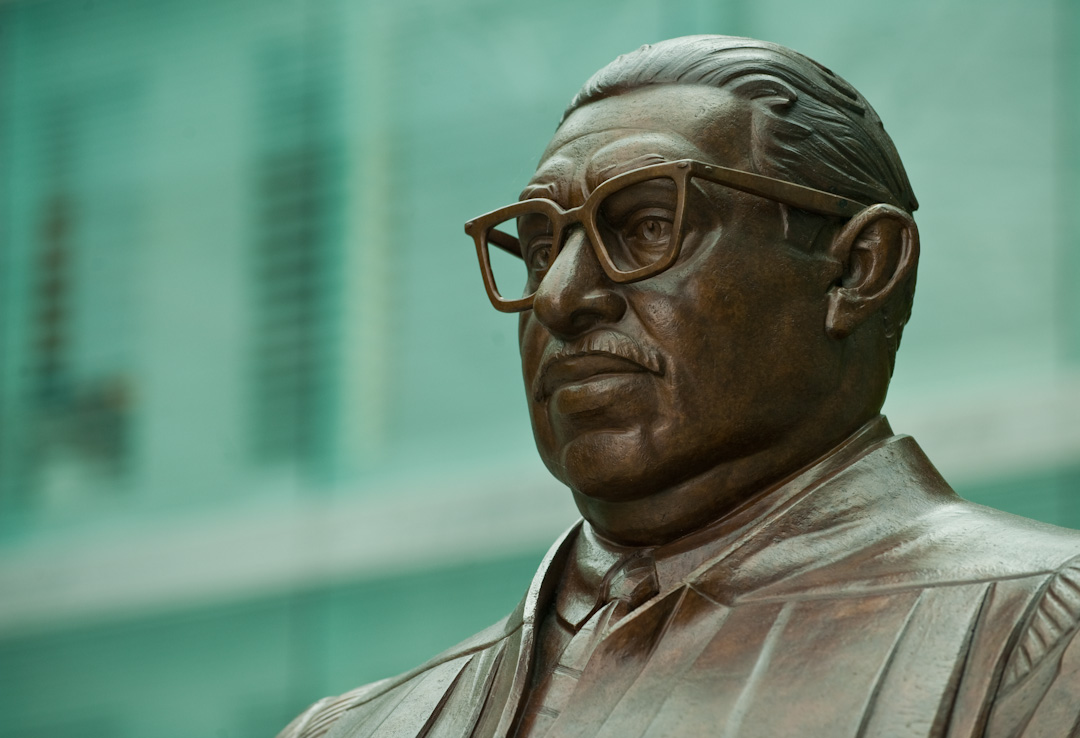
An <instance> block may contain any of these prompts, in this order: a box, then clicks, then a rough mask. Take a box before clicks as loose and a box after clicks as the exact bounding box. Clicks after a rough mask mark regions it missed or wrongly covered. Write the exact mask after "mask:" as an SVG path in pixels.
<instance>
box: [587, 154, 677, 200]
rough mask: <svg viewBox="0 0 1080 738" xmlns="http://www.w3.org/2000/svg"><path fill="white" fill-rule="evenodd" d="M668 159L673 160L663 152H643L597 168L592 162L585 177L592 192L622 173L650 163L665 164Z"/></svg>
mask: <svg viewBox="0 0 1080 738" xmlns="http://www.w3.org/2000/svg"><path fill="white" fill-rule="evenodd" d="M668 161H671V159H668V158H667V157H666V156H664V155H663V154H642V155H641V156H635V157H634V158H633V159H624V160H622V161H619V162H616V163H614V164H608V165H607V166H605V167H602V168H600V169H596V170H594V169H593V168H592V163H591V162H590V165H589V166H588V167H586V170H585V179H586V183H587V184H588V187H589V191H590V192H591V191H592V190H595V189H596V188H597V187H599V186H600V185H601V184H602V183H603V182H605V181H607V180H609V179H613V178H614V177H617V176H619V175H620V174H625V173H626V172H632V171H633V170H635V169H641V168H642V167H646V166H649V165H650V164H663V163H665V162H668Z"/></svg>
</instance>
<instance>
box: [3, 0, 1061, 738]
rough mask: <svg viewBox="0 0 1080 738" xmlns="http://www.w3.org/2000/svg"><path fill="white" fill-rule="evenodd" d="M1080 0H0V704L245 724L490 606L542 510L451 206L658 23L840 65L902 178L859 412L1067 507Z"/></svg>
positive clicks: (486, 193) (562, 507)
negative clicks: (887, 284) (907, 236)
mask: <svg viewBox="0 0 1080 738" xmlns="http://www.w3.org/2000/svg"><path fill="white" fill-rule="evenodd" d="M1078 5H1080V4H1078V3H1077V2H1075V0H1025V1H1024V2H1020V1H1019V0H1016V1H1005V0H996V1H991V2H987V1H986V0H980V1H979V2H976V0H914V1H912V2H907V3H904V4H898V3H885V2H866V0H860V1H859V2H856V1H855V0H822V1H820V2H815V3H799V2H796V1H795V0H758V1H757V2H754V3H750V2H746V1H745V0H723V1H719V2H711V1H710V2H705V1H704V0H625V1H622V2H618V1H616V0H594V2H589V3H582V2H570V0H552V1H551V2H547V3H543V4H537V3H523V2H496V1H495V0H456V1H454V2H448V1H436V0H401V1H399V2H395V3H378V2H374V0H258V1H257V0H185V1H181V0H95V1H94V2H89V3H88V2H83V1H82V0H78V1H76V0H7V1H6V2H0V161H2V162H3V166H0V738H7V737H8V736H12V737H16V736H17V737H19V738H26V737H29V736H49V737H50V738H67V737H69V736H70V737H71V738H86V737H89V736H106V735H107V736H110V737H114V738H123V737H124V736H131V737H132V738H135V737H138V738H159V737H160V738H165V737H166V736H192V735H207V736H235V737H240V736H243V737H247V736H251V737H252V738H254V737H255V736H265V735H272V734H273V733H274V732H275V731H276V730H277V729H278V728H280V727H281V726H282V725H283V724H284V722H286V721H287V720H288V719H289V717H291V716H292V715H293V714H295V713H296V712H297V711H298V710H300V709H301V708H302V707H303V706H305V705H306V704H308V703H310V702H311V701H313V700H315V699H317V698H318V697H320V696H323V695H325V694H332V693H337V692H341V691H344V690H346V689H349V688H351V687H353V686H356V685H358V684H360V683H362V682H364V681H369V680H372V679H377V678H381V677H384V676H388V675H390V674H393V673H395V672H399V671H402V670H404V669H407V668H409V667H411V666H414V665H416V664H417V663H419V662H420V661H422V660H424V659H425V658H427V657H428V656H431V655H433V654H434V653H436V652H438V651H440V650H442V649H443V648H445V647H447V646H449V645H451V644H453V643H454V642H456V641H458V640H460V639H462V638H464V637H466V636H467V635H469V634H471V633H472V632H474V631H476V630H478V629H479V628H482V627H484V626H486V625H487V624H490V623H491V622H493V621H494V620H496V619H497V618H499V617H501V616H502V615H503V614H505V613H506V612H507V611H508V610H509V609H510V608H512V607H513V605H514V604H515V603H516V602H517V600H518V599H519V597H520V596H521V595H522V594H523V592H524V590H525V588H526V586H527V583H528V580H529V577H530V576H531V574H532V571H533V569H534V568H535V566H536V564H537V562H538V561H539V559H540V557H541V555H542V553H543V551H544V549H545V547H546V545H547V544H548V542H550V541H551V540H553V538H554V537H555V535H556V534H557V533H558V531H559V530H560V529H561V528H563V527H565V526H566V525H568V524H569V523H570V522H571V521H572V520H573V517H574V514H573V510H572V508H571V506H570V505H569V503H568V499H567V495H566V492H565V490H563V489H561V488H560V487H559V486H558V485H557V484H555V483H553V482H552V481H550V479H549V477H548V475H547V474H546V472H545V471H544V470H543V468H542V466H541V465H540V463H539V461H538V460H537V459H536V457H535V451H534V450H533V447H532V439H531V436H530V433H529V428H528V423H527V420H526V408H525V402H524V397H523V395H522V392H521V387H520V384H521V380H520V378H519V369H518V367H517V356H516V321H514V319H513V318H510V317H508V316H505V315H501V314H498V313H496V312H495V311H494V310H492V309H491V308H490V306H489V305H488V303H487V299H486V297H485V295H484V293H483V290H482V286H481V282H480V279H479V274H478V272H477V268H476V264H475V260H474V256H473V254H472V251H471V249H472V247H471V245H470V244H469V242H468V241H467V239H466V238H465V237H464V235H463V234H462V223H463V222H464V221H465V220H466V219H467V218H468V217H470V216H473V215H476V214H478V213H480V212H483V211H486V210H489V209H492V208H494V207H497V206H499V205H502V204H505V203H506V202H508V201H510V200H512V199H514V198H515V197H516V193H517V192H518V191H519V190H520V188H521V185H522V183H523V182H524V181H525V180H526V179H527V178H528V176H529V174H530V173H531V170H532V167H533V166H534V165H535V162H536V159H537V157H538V156H539V153H540V151H541V150H542V149H543V147H544V145H545V143H546V140H547V138H548V137H549V136H550V135H551V133H552V131H553V129H554V125H555V123H556V121H557V120H558V117H559V114H560V113H561V111H562V109H563V107H564V106H565V104H566V102H567V101H568V100H569V99H570V97H571V96H572V95H573V93H574V92H575V91H576V89H577V87H578V86H579V85H580V84H581V83H582V82H583V81H584V79H585V78H586V77H587V76H588V75H589V74H591V73H592V72H593V71H594V70H595V69H596V68H598V67H599V66H601V65H602V64H604V63H606V62H607V61H609V60H610V59H612V58H613V57H614V56H615V55H617V54H619V53H623V52H625V51H629V50H632V49H633V48H636V47H637V46H638V45H640V44H642V43H645V42H648V41H652V40H657V39H660V38H665V37H669V36H674V35H680V34H687V33H699V32H724V33H733V34H742V35H752V36H757V37H761V38H767V39H770V40H774V41H778V42H780V43H783V44H787V45H789V46H792V47H793V48H796V49H798V50H800V51H803V52H805V53H807V54H809V55H810V56H812V57H814V58H816V59H817V60H819V61H821V62H822V63H824V64H826V65H827V66H829V67H830V68H832V69H834V70H836V71H837V72H838V73H840V74H841V75H843V76H844V77H845V78H847V79H848V80H850V81H851V82H852V83H853V84H855V85H856V86H857V87H858V88H859V89H860V90H861V91H862V92H863V93H864V94H865V95H866V97H867V98H868V99H869V100H871V102H872V103H873V104H874V105H875V107H876V108H877V110H878V112H879V113H880V114H881V117H882V119H883V120H884V121H885V124H886V127H887V129H888V130H889V132H890V133H891V135H892V136H893V138H894V139H895V141H896V143H897V146H898V148H899V150H900V152H901V154H902V156H903V158H904V161H905V164H906V165H907V168H908V171H909V174H910V176H911V179H912V182H913V185H914V188H915V191H916V194H917V195H918V197H919V199H920V202H921V203H922V207H921V209H920V210H919V212H918V213H917V216H916V217H917V219H918V221H919V224H920V228H921V230H922V234H923V239H922V240H923V250H924V251H923V259H922V263H921V267H920V275H919V287H918V294H917V299H916V304H915V312H914V316H913V320H912V323H911V324H910V326H909V327H908V328H907V329H906V331H905V336H904V345H903V347H902V350H901V353H900V356H899V360H898V366H897V374H896V377H895V379H894V384H893V388H892V391H891V394H890V400H889V403H888V405H887V406H886V410H887V412H888V414H889V416H890V419H891V420H892V422H893V425H894V427H895V428H896V430H898V431H900V432H912V433H913V434H914V435H916V437H917V438H918V439H919V440H920V442H921V443H922V444H923V446H924V447H925V448H926V449H927V452H928V453H929V455H930V456H931V458H932V459H934V460H935V463H937V464H938V465H939V467H940V468H941V469H942V471H943V472H944V473H945V475H946V476H947V477H948V478H949V479H950V480H952V481H953V482H954V484H955V485H956V487H957V489H958V490H959V491H960V492H961V493H962V494H963V495H965V496H966V497H969V498H971V499H973V500H976V501H978V502H982V503H984V504H989V505H992V506H995V507H1000V508H1003V509H1006V510H1010V511H1014V512H1018V513H1020V514H1024V515H1029V516H1031V517H1035V518H1038V519H1041V520H1046V521H1049V522H1055V523H1058V524H1062V525H1069V526H1074V527H1080V503H1077V501H1076V500H1077V492H1078V491H1080V433H1078V431H1077V430H1076V429H1074V428H1073V426H1074V425H1076V424H1075V421H1074V419H1075V417H1078V416H1080V298H1078V297H1077V294H1078V292H1077V290H1076V289H1075V284H1076V283H1077V280H1078V279H1080V209H1078V208H1076V207H1075V204H1076V203H1077V202H1078V201H1080V134H1078V132H1080V100H1078V96H1077V94H1076V91H1077V90H1080V45H1078V43H1077V41H1076V39H1077V38H1078V37H1080V7H1078Z"/></svg>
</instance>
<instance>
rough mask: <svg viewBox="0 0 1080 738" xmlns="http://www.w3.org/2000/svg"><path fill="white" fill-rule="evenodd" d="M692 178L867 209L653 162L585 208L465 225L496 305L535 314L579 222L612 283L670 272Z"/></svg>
mask: <svg viewBox="0 0 1080 738" xmlns="http://www.w3.org/2000/svg"><path fill="white" fill-rule="evenodd" d="M692 177H697V178H699V179H704V180H706V181H708V182H714V183H716V184H721V185H726V186H727V187H731V188H733V189H736V190H741V191H743V192H748V193H750V194H752V195H758V196H759V197H764V198H767V199H769V200H774V201H776V202H780V203H783V204H785V205H790V206H791V207H795V208H799V209H800V210H807V211H809V212H811V213H817V214H820V215H832V216H838V217H842V218H850V217H852V216H853V215H855V214H856V213H858V212H859V211H860V210H863V209H864V208H865V207H866V205H864V204H862V203H860V202H856V201H854V200H850V199H848V198H844V197H839V196H837V195H834V194H831V193H828V192H825V191H823V190H815V189H813V188H811V187H804V186H802V185H798V184H794V183H792V182H784V181H783V180H779V179H773V178H771V177H765V176H763V175H760V174H754V173H752V172H744V171H742V170H739V169H729V168H727V167H721V166H716V165H714V164H706V163H704V162H701V161H694V160H692V159H681V160H678V161H670V162H664V163H662V164H651V165H649V166H645V167H641V168H640V169H635V170H633V171H630V172H626V173H624V174H620V175H618V176H616V177H612V178H611V179H609V180H606V181H605V182H603V183H602V184H601V185H600V186H598V187H597V188H596V189H595V190H593V192H592V193H591V194H590V195H589V196H588V198H586V200H585V202H584V203H582V205H581V206H580V207H576V208H571V209H570V210H563V209H562V208H561V207H560V206H559V205H558V204H557V203H555V202H553V201H552V200H548V199H546V198H535V199H530V200H522V201H521V202H516V203H514V204H512V205H507V206H506V207H504V208H499V209H498V210H493V211H491V212H490V213H486V214H484V215H481V216H479V217H478V218H474V219H472V220H470V221H469V222H468V223H466V224H465V232H466V233H467V234H468V235H470V236H472V238H473V240H474V241H475V242H476V254H477V256H478V257H479V259H480V271H481V272H482V273H483V276H484V287H485V288H486V289H487V293H488V297H489V298H490V300H491V304H492V305H494V306H495V309H496V310H500V311H502V312H505V313H513V312H520V311H522V310H528V309H530V308H531V307H532V305H533V297H534V296H535V295H536V290H537V288H539V286H540V282H541V281H542V280H543V278H544V275H545V274H547V271H548V269H549V268H550V266H551V265H552V264H553V263H554V262H555V259H556V258H557V257H558V255H559V251H560V250H561V249H562V246H563V244H564V243H565V241H566V234H567V233H568V231H569V229H570V228H571V227H572V226H574V225H576V224H579V223H580V224H581V225H582V227H583V228H584V229H585V235H586V236H587V237H588V239H589V242H590V243H591V244H592V247H593V251H594V252H595V253H596V258H597V260H598V261H599V262H600V266H601V268H603V270H604V274H606V275H607V277H608V279H610V280H611V281H612V282H616V283H619V284H627V283H630V282H638V281H641V280H643V279H648V278H649V277H653V276H656V275H657V274H659V273H661V272H663V271H664V270H665V269H668V268H669V267H670V266H671V265H672V264H674V263H675V262H676V260H677V259H678V258H679V250H680V248H681V247H682V236H683V231H684V226H685V222H684V221H685V215H686V193H687V190H688V189H689V187H688V185H689V183H690V179H691V178H692ZM491 246H495V247H497V250H496V251H495V252H492V250H491ZM493 256H494V257H495V258H494V259H493V258H492V257H493ZM515 295H516V296H515Z"/></svg>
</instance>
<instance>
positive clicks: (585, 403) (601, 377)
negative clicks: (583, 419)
mask: <svg viewBox="0 0 1080 738" xmlns="http://www.w3.org/2000/svg"><path fill="white" fill-rule="evenodd" d="M646 376H648V375H646V374H645V373H643V372H620V373H611V374H597V375H594V376H592V377H588V378H586V379H581V380H578V381H576V382H571V383H569V384H564V385H561V386H559V387H558V388H556V389H555V391H554V392H552V393H551V404H552V406H553V408H554V409H555V410H556V411H557V412H559V413H562V414H564V415H572V414H575V413H582V412H588V411H590V410H597V409H600V408H603V407H605V406H607V405H610V404H611V402H612V400H614V399H615V398H616V397H617V396H619V395H622V394H626V392H627V390H628V389H629V388H630V387H632V385H634V384H636V383H637V382H640V381H641V380H642V379H644V378H645V377H646Z"/></svg>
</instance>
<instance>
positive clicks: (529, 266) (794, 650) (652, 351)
mask: <svg viewBox="0 0 1080 738" xmlns="http://www.w3.org/2000/svg"><path fill="white" fill-rule="evenodd" d="M916 207H917V202H916V200H915V196H914V194H913V193H912V190H911V186H910V184H909V182H908V179H907V175H906V174H905V172H904V168H903V165H902V164H901V162H900V158H899V156H898V154H897V152H896V149H895V148H894V146H893V143H892V141H891V140H890V139H889V137H888V135H887V134H886V133H885V130H884V128H883V127H882V125H881V122H880V120H879V119H878V117H877V115H876V113H875V112H874V111H873V109H872V108H871V107H870V105H869V104H868V103H867V102H866V101H865V100H864V99H863V98H862V96H861V95H860V94H859V93H858V92H857V91H856V90H854V89H853V88H852V87H851V86H850V85H849V84H847V83H846V82H844V81H843V80H842V79H840V78H839V77H837V76H836V75H835V74H833V73H832V72H831V71H829V70H828V69H826V68H824V67H822V66H820V65H818V64H816V63H815V62H813V61H811V60H810V59H807V58H806V57H804V56H802V55H800V54H797V53H795V52H793V51H791V50H789V49H786V48H784V47H781V46H777V45H775V44H771V43H766V42H761V41H754V40H750V39H742V38H731V37H724V36H694V37H687V38H679V39H673V40H670V41H665V42H662V43H659V44H655V45H652V46H645V47H642V48H641V49H639V50H637V51H635V52H633V53H631V54H627V55H625V56H622V57H619V58H618V59H616V60H615V61H614V62H612V63H611V64H609V65H608V66H606V67H604V68H603V69H601V70H600V71H599V72H597V73H596V74H595V75H594V76H593V77H592V79H590V80H589V81H588V82H587V83H586V84H585V86H584V87H583V88H582V89H581V91H580V92H579V93H578V94H577V96H576V97H575V98H574V100H573V101H572V102H571V104H570V107H569V108H568V110H567V112H566V114H565V116H564V117H563V120H562V122H561V124H560V125H559V127H558V129H557V131H556V133H555V137H554V139H553V140H552V141H551V143H550V144H549V146H548V148H547V150H546V151H545V152H544V154H543V157H542V158H541V161H540V165H539V167H538V168H537V170H536V173H535V174H534V175H533V177H532V179H531V180H530V181H529V183H528V184H527V185H526V187H525V190H524V192H522V194H521V196H520V199H519V200H518V202H516V203H514V204H512V205H509V206H507V207H504V208H500V209H499V210H495V211H492V212H491V213H488V214H486V215H483V216H480V217H478V218H476V219H474V220H471V221H469V223H468V224H467V225H466V231H467V232H468V233H469V235H470V236H472V238H473V239H474V241H475V245H476V249H477V253H478V254H479V256H480V265H481V271H482V272H483V277H484V284H485V286H486V289H487V292H488V296H489V297H490V299H491V301H492V304H493V305H494V306H495V308H497V309H499V310H502V311H504V312H516V313H518V320H519V338H520V348H521V359H522V367H523V374H524V380H525V388H526V392H527V393H528V399H529V407H530V414H531V417H532V425H533V431H534V434H535V437H536V444H537V447H538V449H539V451H540V455H541V456H542V458H543V460H544V462H545V463H546V465H547V467H548V468H549V469H550V470H551V472H552V474H554V475H555V476H556V477H557V478H558V479H559V480H561V481H562V482H564V483H565V484H566V485H567V486H569V487H570V489H571V491H572V493H573V495H574V498H575V500H576V502H577V506H578V508H579V510H580V511H581V514H582V517H583V520H582V521H580V522H579V523H578V524H577V525H575V526H573V527H572V528H571V529H570V530H569V531H567V532H566V533H565V534H564V535H563V536H562V537H561V538H560V540H558V541H557V542H556V543H555V544H554V546H553V547H552V548H551V550H550V552H549V553H548V555H547V557H546V558H545V559H544V561H543V563H542V564H541V566H540V570H539V571H538V572H537V574H536V577H535V579H534V581H533V583H532V585H531V587H530V588H529V590H528V593H527V595H526V596H525V599H524V600H523V601H522V603H521V604H520V605H519V606H518V608H517V609H516V610H515V611H514V612H513V613H511V614H510V615H509V616H508V617H507V618H505V619H503V620H502V621H500V622H498V623H496V624H495V625H493V626H492V627H491V628H489V629H487V630H485V631H483V632H481V633H479V634H477V635H476V636H474V637H473V638H470V639H469V640H467V641H465V642H464V643H462V644H460V645H459V646H457V647H455V648H453V649H450V650H449V651H447V652H446V653H444V654H442V655H440V656H437V657H435V658H434V659H432V660H431V661H429V662H428V663H426V664H424V665H422V666H420V667H418V668H416V669H414V670H413V671H411V672H409V673H407V674H404V675H402V676H398V677H395V678H392V679H386V680H383V681H381V682H377V683H374V684H370V685H367V686H364V687H361V688H359V689H357V690H354V691H352V692H349V693H347V694H345V695H342V696H340V697H334V698H328V699H325V700H322V701H320V702H318V703H316V704H315V705H313V706H312V707H311V708H310V709H309V710H308V711H306V712H305V713H303V714H302V715H301V716H299V717H298V718H297V719H296V720H295V721H294V722H293V723H292V724H291V725H290V726H289V727H287V728H286V729H285V731H284V732H283V733H282V736H288V737H297V738H298V737H300V736H303V737H304V738H314V737H316V736H323V735H325V736H328V737H333V738H346V737H350V738H360V737H366V736H424V737H426V738H434V737H435V736H439V737H442V736H462V737H464V736H475V737H476V738H481V737H483V738H487V737H488V736H499V737H500V738H502V737H510V736H517V737H519V738H541V737H542V736H550V737H551V738H555V737H558V738H565V737H568V736H619V737H625V736H714V735H715V736H795V735H798V736H820V737H821V738H825V737H829V738H835V737H837V736H853V737H854V736H886V735H887V736H912V737H914V736H956V737H959V736H993V737H995V738H999V737H1000V738H1004V737H1006V736H1062V737H1064V736H1069V735H1073V736H1075V735H1080V639H1078V638H1076V637H1075V636H1076V633H1077V630H1078V628H1080V534H1078V533H1076V532H1073V531H1068V530H1064V529H1060V528H1055V527H1053V526H1049V525H1043V524H1040V523H1036V522H1033V521H1029V520H1025V519H1022V518H1018V517H1015V516H1012V515H1008V514H1005V513H1002V512H998V511H995V510H991V509H988V508H984V507H980V506H978V505H974V504H971V503H968V502H966V501H964V500H962V499H960V498H959V497H957V496H956V494H955V493H954V492H953V491H952V490H951V489H950V487H949V486H948V484H947V483H946V482H945V481H944V480H943V479H942V478H941V476H940V475H939V474H938V472H937V471H936V470H935V469H934V467H933V465H932V464H931V463H930V461H929V460H928V459H927V458H926V456H925V455H924V454H923V453H922V451H921V450H920V448H919V446H918V445H917V444H916V442H915V441H914V440H913V439H912V438H910V437H907V436H902V435H894V434H893V432H892V430H891V429H890V428H889V425H888V423H887V421H886V420H885V418H884V417H882V416H881V415H880V414H879V413H880V410H881V407H882V403H883V402H884V400H885V394H886V391H887V389H888V385H889V381H890V378H891V375H892V368H893V362H894V357H895V354H896V351H897V348H898V346H899V343H900V337H901V332H902V330H903V327H904V324H905V322H906V321H907V319H908V316H909V314H910V311H911V305H912V299H913V293H914V287H915V273H916V266H917V262H918V256H919V238H918V230H917V228H916V225H915V221H914V220H913V218H912V213H913V212H914V211H915V209H916ZM506 253H509V254H512V255H513V256H512V257H511V256H505V254H506ZM500 257H502V258H505V259H510V260H511V262H512V263H511V264H510V267H511V268H510V270H509V271H505V270H501V269H502V267H504V266H506V265H505V264H501V265H499V264H497V262H498V259H499V258H500Z"/></svg>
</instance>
